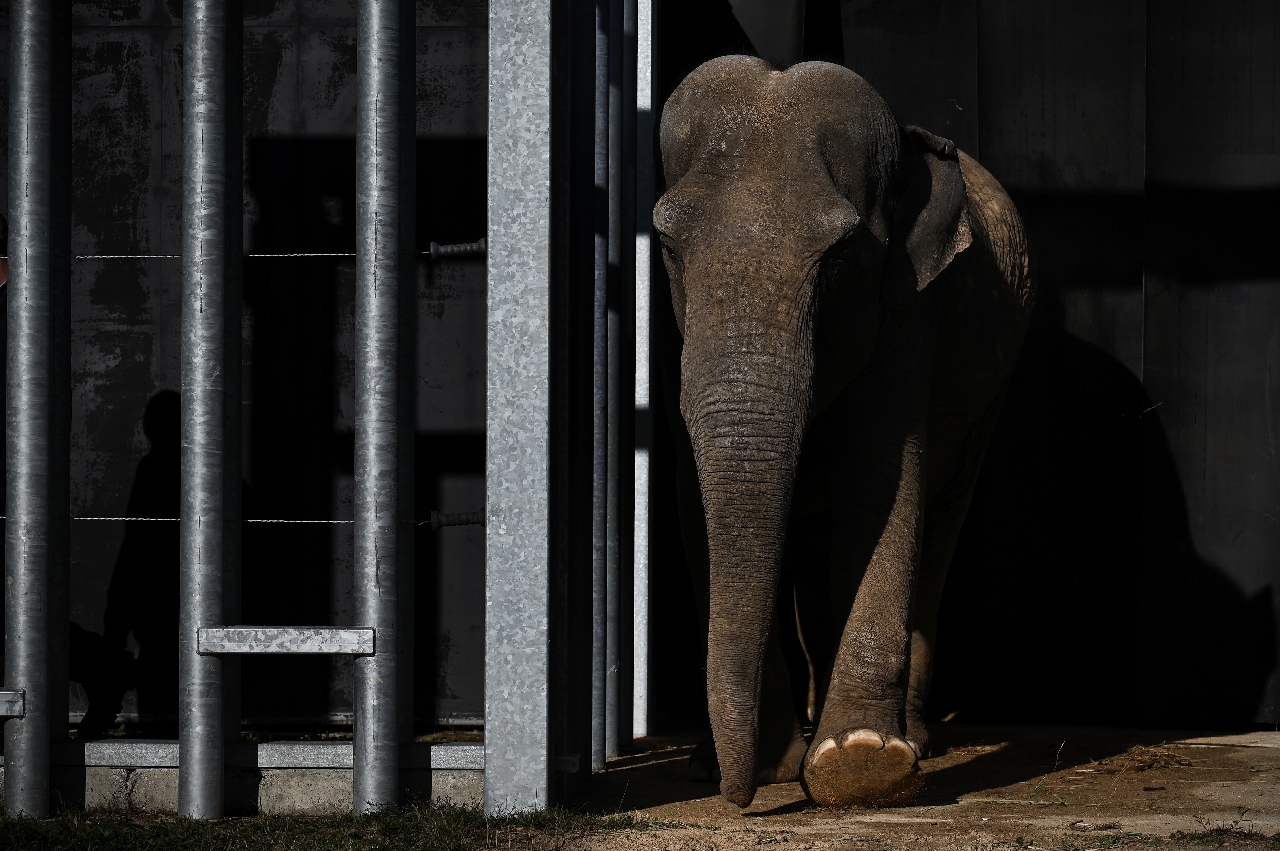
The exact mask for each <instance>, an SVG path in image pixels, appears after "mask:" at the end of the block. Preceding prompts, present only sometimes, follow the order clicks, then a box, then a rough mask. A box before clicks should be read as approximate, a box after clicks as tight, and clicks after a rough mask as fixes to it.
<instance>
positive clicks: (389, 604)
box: [353, 0, 415, 813]
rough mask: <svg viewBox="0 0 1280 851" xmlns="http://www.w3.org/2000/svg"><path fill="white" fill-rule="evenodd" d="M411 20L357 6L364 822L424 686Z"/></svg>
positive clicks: (399, 8)
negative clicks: (416, 634)
mask: <svg viewBox="0 0 1280 851" xmlns="http://www.w3.org/2000/svg"><path fill="white" fill-rule="evenodd" d="M412 14H413V10H412V4H411V3H410V2H409V0H360V2H359V3H358V4H357V8H356V15H357V21H356V23H357V27H356V62H357V65H356V76H357V78H358V82H357V90H358V96H357V115H356V198H357V199H358V200H357V204H356V426H355V430H356V450H355V478H356V500H355V501H356V506H355V514H356V523H355V561H356V582H355V586H356V587H355V598H356V600H355V602H356V606H355V608H356V619H357V622H358V623H359V624H360V625H361V626H365V627H372V628H374V629H375V630H376V632H377V636H378V641H377V653H375V654H374V655H372V656H361V657H359V658H357V659H356V697H355V715H356V721H355V778H354V785H353V794H354V806H355V811H356V812H357V813H364V812H373V811H377V810H381V809H385V808H387V807H390V806H393V805H395V804H396V802H397V800H398V790H399V785H400V784H399V774H400V739H401V736H402V731H401V729H400V728H401V727H402V726H403V721H404V716H405V714H406V713H405V712H404V707H405V705H406V702H407V701H408V700H411V699H412V688H413V686H412V680H411V679H410V678H409V676H408V675H409V674H410V673H411V672H410V671H408V670H405V663H406V662H409V663H410V664H411V658H408V659H406V658H404V654H405V653H407V652H409V651H411V647H410V646H409V645H410V642H411V641H412V619H411V615H412V603H413V597H412V573H411V565H410V564H406V559H409V558H412V538H411V537H410V536H411V533H412V528H413V525H412V514H411V511H412V499H413V493H412V479H411V478H410V477H411V476H412V454H411V453H412V440H411V435H412V431H411V429H412V427H413V426H412V419H410V418H411V417H412V411H413V407H412V405H411V404H407V401H408V400H411V399H412V396H411V387H412V381H411V378H410V377H409V376H407V375H406V374H405V373H406V366H407V365H408V364H409V362H410V350H411V349H412V345H413V340H412V338H411V337H408V335H407V334H406V333H405V332H406V330H407V329H406V314H408V313H411V312H412V311H411V310H406V306H407V305H409V304H410V301H411V298H412V289H411V288H412V286H413V284H412V281H413V278H412V274H413V265H412V250H413V243H412V221H413V220H412V218H411V215H412V213H411V210H412V207H413V200H412V195H411V194H409V193H410V192H411V189H412V184H411V182H410V181H411V179H412V168H413V160H412V157H413V144H412V139H413V135H412V131H413V120H412V112H411V111H410V112H409V114H408V115H406V104H411V102H412V101H411V98H412V91H413V89H412V83H411V80H412V76H408V77H407V75H406V70H408V67H411V64H412V56H413V51H414V39H415V30H414V28H413V18H412ZM406 58H408V60H409V61H408V63H406ZM406 77H407V78H406ZM406 87H408V88H407V90H406ZM406 380H408V381H409V385H408V386H406V383H405V382H406ZM406 462H407V463H406ZM406 467H407V468H408V469H406ZM406 616H408V617H407V619H406ZM402 630H407V632H406V633H405V634H401V633H402ZM406 639H408V640H406ZM402 678H403V679H404V682H401V679H402ZM410 732H411V731H410V730H404V731H403V733H404V734H405V735H407V734H409V733H410Z"/></svg>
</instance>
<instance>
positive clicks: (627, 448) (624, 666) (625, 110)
mask: <svg viewBox="0 0 1280 851" xmlns="http://www.w3.org/2000/svg"><path fill="white" fill-rule="evenodd" d="M618 5H619V7H620V12H621V14H622V43H621V50H622V94H621V97H622V205H621V210H620V211H619V214H618V216H619V219H620V223H619V228H618V231H619V234H618V236H619V246H618V254H619V261H618V263H619V270H620V271H619V276H618V312H619V323H618V337H617V348H618V411H617V415H616V419H617V423H618V453H617V457H616V465H617V471H618V485H617V488H618V595H617V603H618V701H617V703H618V714H617V717H616V720H615V721H614V722H613V726H614V727H615V728H616V729H617V735H618V740H619V744H620V747H621V748H622V749H624V750H625V749H626V743H627V742H629V741H631V738H632V735H631V726H632V721H631V714H632V713H631V710H632V697H631V692H632V669H633V656H634V650H635V646H634V642H633V633H634V628H633V626H632V613H633V610H634V609H633V605H632V596H633V594H634V591H633V587H634V582H633V580H634V576H633V574H632V571H633V564H634V561H635V559H634V546H633V543H632V539H633V536H634V533H635V500H634V498H633V497H634V494H633V490H632V489H633V487H634V483H633V477H634V469H635V461H634V458H633V455H634V448H635V442H636V431H635V414H634V413H633V409H634V403H633V399H634V397H635V369H636V365H635V340H634V339H633V334H634V330H635V285H634V281H635V269H636V262H635V261H636V258H635V250H634V249H635V245H634V234H635V232H636V0H618Z"/></svg>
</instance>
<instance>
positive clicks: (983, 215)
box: [653, 56, 1033, 807]
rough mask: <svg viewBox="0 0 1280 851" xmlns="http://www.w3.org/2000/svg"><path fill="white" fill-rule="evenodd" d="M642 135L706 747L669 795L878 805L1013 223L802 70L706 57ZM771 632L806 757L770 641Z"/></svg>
mask: <svg viewBox="0 0 1280 851" xmlns="http://www.w3.org/2000/svg"><path fill="white" fill-rule="evenodd" d="M660 144H661V156H662V173H663V177H664V179H665V192H664V193H663V194H662V196H661V197H660V198H659V200H658V201H657V203H656V204H655V206H654V210H653V225H654V229H655V234H656V238H657V240H658V242H659V243H660V245H661V253H662V257H663V264H664V265H665V268H666V272H667V275H668V277H669V279H670V295H671V306H672V311H673V314H674V318H675V325H676V330H678V332H679V333H678V334H677V333H676V330H672V331H671V333H670V334H669V337H670V344H669V345H665V346H660V348H661V349H662V351H660V352H659V360H660V366H661V367H662V369H663V371H664V374H667V375H669V376H671V377H670V378H669V379H667V380H666V383H667V384H668V385H669V387H671V388H672V389H671V391H670V392H671V394H672V396H673V397H674V394H675V392H676V391H678V402H677V401H676V400H675V399H674V398H672V401H671V403H670V405H671V407H672V408H673V409H676V408H677V406H678V415H676V414H672V416H671V419H672V420H673V421H674V425H673V428H674V430H675V433H674V435H673V436H674V438H675V443H676V447H677V449H676V453H677V459H676V467H677V470H676V478H677V481H678V491H679V493H678V507H679V511H680V518H681V534H682V536H683V539H684V546H685V549H686V552H687V555H688V560H689V562H690V568H691V573H692V575H693V578H694V583H693V584H694V588H695V596H697V597H698V598H699V599H698V603H699V608H700V611H701V616H702V619H703V623H702V626H703V627H704V632H703V635H705V637H706V647H705V649H706V663H707V701H708V712H709V715H710V718H711V726H712V736H713V739H714V750H713V751H712V749H711V748H709V747H708V748H700V749H699V751H697V752H695V755H694V758H693V764H692V765H691V776H693V777H695V778H696V776H697V775H698V774H699V773H701V774H703V775H707V774H715V773H717V772H718V775H719V778H720V792H721V794H722V795H723V796H724V798H726V799H727V800H729V801H731V802H733V803H735V804H737V805H738V806H740V807H746V806H748V805H749V804H750V803H751V801H752V800H753V798H754V796H755V793H756V790H757V786H758V785H759V784H760V783H762V782H764V783H767V782H782V781H794V780H799V781H800V782H801V784H802V786H803V788H804V790H805V791H806V793H807V794H808V795H809V797H810V798H812V799H813V800H814V801H815V802H817V803H818V804H820V805H824V806H854V805H857V806H894V805H902V804H904V803H906V802H907V801H908V800H909V799H910V797H911V796H912V795H913V794H914V793H915V792H917V791H918V790H919V789H920V788H921V786H922V785H923V782H924V778H923V774H922V772H921V769H920V764H919V761H920V759H921V758H922V756H923V755H925V754H926V753H927V752H928V748H929V743H928V731H927V729H926V727H925V724H924V720H923V705H924V700H925V697H926V694H927V692H928V687H929V678H930V674H931V665H932V659H933V646H934V641H935V636H936V626H937V612H938V604H939V599H940V597H941V593H942V587H943V582H944V579H945V576H946V570H947V566H948V562H949V561H950V559H951V554H952V551H953V549H954V547H955V543H956V539H957V536H958V534H959V531H960V527H961V524H962V523H963V520H964V517H965V513H966V511H967V510H968V505H969V501H970V498H971V496H972V493H973V489H974V485H975V482H976V479H977V476H978V472H979V468H980V465H981V462H982V456H983V453H984V450H985V447H986V445H987V443H988V440H989V438H990V436H991V433H992V430H993V427H994V425H995V422H996V420H997V417H998V415H999V412H1000V408H1001V405H1002V402H1003V400H1004V396H1005V393H1006V390H1007V387H1008V384H1009V381H1010V376H1011V374H1012V371H1013V368H1014V365H1015V363H1016V360H1017V357H1018V352H1019V349H1020V347H1021V345H1022V340H1023V337H1024V335H1025V332H1026V329H1027V325H1028V322H1029V318H1030V313H1031V309H1032V306H1033V291H1032V282H1031V274H1030V269H1029V257H1028V250H1027V243H1026V238H1025V235H1024V232H1023V228H1022V223H1021V219H1020V218H1019V216H1018V213H1017V210H1016V209H1015V208H1014V205H1013V202H1012V201H1011V200H1010V198H1009V196H1008V195H1007V194H1006V193H1005V191H1004V190H1003V188H1001V186H1000V184H999V183H997V182H996V180H995V178H993V177H992V176H991V175H990V174H989V173H988V172H987V171H985V170H984V169H983V168H982V167H981V166H980V165H978V163H977V162H975V161H974V160H973V159H972V158H970V157H969V156H967V155H966V154H964V153H961V152H960V151H958V150H957V149H956V147H955V145H954V144H953V143H952V142H950V141H948V140H946V139H942V138H939V137H937V136H934V135H932V134H930V133H929V132H927V131H925V130H922V129H920V128H918V127H913V126H906V127H904V126H900V125H899V123H898V121H897V120H896V119H895V117H894V115H893V113H892V112H891V111H890V109H889V107H888V106H887V105H886V104H885V102H884V101H883V100H882V99H881V97H880V96H879V95H878V94H877V93H876V91H875V90H874V89H873V88H872V87H871V85H870V84H868V83H867V82H866V81H865V80H863V79H862V78H861V77H859V76H858V75H857V74H856V73H854V72H853V71H851V70H849V69H847V68H844V67H842V66H839V65H833V64H829V63H825V62H805V63H801V64H797V65H793V66H791V67H789V68H787V69H786V70H778V69H776V68H774V67H773V66H771V65H769V64H768V63H766V62H764V61H762V60H760V59H757V58H754V57H746V56H728V57H721V58H718V59H714V60H711V61H709V62H707V63H705V64H703V65H701V66H699V67H698V68H697V69H695V70H694V71H693V72H692V73H690V74H689V76H688V77H686V78H685V79H684V81H683V82H682V83H681V84H680V85H679V87H678V88H677V89H676V90H675V92H674V93H673V94H672V95H671V97H670V99H669V100H668V101H667V103H666V107H665V110H664V112H663V115H662V119H661V124H660ZM780 588H782V589H784V590H785V595H786V596H790V597H792V599H786V596H784V597H783V598H781V599H780V598H779V593H780V591H779V589H780ZM779 614H781V615H782V617H781V618H780V617H779ZM793 616H794V619H795V628H796V630H798V633H799V638H800V641H801V643H802V645H803V648H804V653H805V659H806V660H807V665H808V666H809V668H810V670H811V671H812V672H813V673H812V676H811V680H810V683H811V686H810V709H809V711H810V713H811V718H810V719H808V720H810V721H812V722H813V723H814V724H815V725H816V729H815V731H814V733H813V735H812V740H811V742H810V741H807V740H806V738H805V736H804V735H803V732H802V728H801V724H800V720H801V719H800V718H799V717H798V716H799V714H798V713H797V711H796V710H795V709H794V708H793V707H794V706H795V702H794V701H792V700H791V699H790V697H789V696H788V695H789V694H790V686H789V685H788V680H787V677H788V674H787V669H786V661H785V657H784V655H783V652H782V649H781V644H780V638H779V630H780V625H781V624H782V623H783V622H784V621H785V620H786V619H789V618H792V617H793ZM709 753H710V754H711V755H710V756H708V754H709ZM700 759H701V760H703V763H702V764H700V763H699V760H700ZM708 759H709V760H710V761H711V763H712V764H711V765H710V766H708V765H707V764H706V760H708ZM717 762H718V765H717V764H716V763H717ZM712 779H714V777H713V778H712Z"/></svg>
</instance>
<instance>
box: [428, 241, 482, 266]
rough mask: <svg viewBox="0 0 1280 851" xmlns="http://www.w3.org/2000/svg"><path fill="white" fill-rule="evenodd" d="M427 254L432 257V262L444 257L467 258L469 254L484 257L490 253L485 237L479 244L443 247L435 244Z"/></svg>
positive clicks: (461, 243)
mask: <svg viewBox="0 0 1280 851" xmlns="http://www.w3.org/2000/svg"><path fill="white" fill-rule="evenodd" d="M427 253H428V254H430V255H431V259H432V260H439V259H441V258H442V257H465V256H466V255H468V254H479V255H481V256H483V255H485V254H487V253H488V246H487V244H486V242H485V239H484V237H481V238H480V240H479V241H478V242H460V243H458V244H457V245H441V244H440V243H438V242H433V243H431V250H430V251H429V252H427Z"/></svg>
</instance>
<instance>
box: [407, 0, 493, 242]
mask: <svg viewBox="0 0 1280 851" xmlns="http://www.w3.org/2000/svg"><path fill="white" fill-rule="evenodd" d="M480 11H481V14H483V11H484V7H483V4H482V5H481V8H480ZM487 50H488V34H487V32H486V30H485V29H484V27H483V26H480V27H477V26H430V27H423V26H420V27H418V62H417V88H418V135H419V136H433V137H452V138H474V139H481V138H484V132H485V123H486V120H487V109H486V107H487V105H488V100H487V91H486V89H485V84H486V81H487V63H486V52H487ZM478 237H479V234H477V237H476V238H478Z"/></svg>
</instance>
